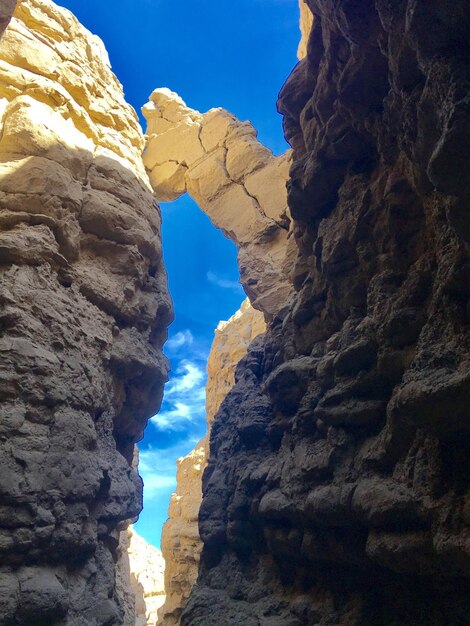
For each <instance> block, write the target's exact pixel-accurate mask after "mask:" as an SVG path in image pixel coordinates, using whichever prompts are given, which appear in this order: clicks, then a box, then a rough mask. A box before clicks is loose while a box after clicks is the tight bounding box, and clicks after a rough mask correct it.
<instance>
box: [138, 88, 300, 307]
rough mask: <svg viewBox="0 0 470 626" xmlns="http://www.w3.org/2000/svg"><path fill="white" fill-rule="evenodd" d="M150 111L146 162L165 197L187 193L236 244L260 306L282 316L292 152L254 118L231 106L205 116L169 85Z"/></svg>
mask: <svg viewBox="0 0 470 626" xmlns="http://www.w3.org/2000/svg"><path fill="white" fill-rule="evenodd" d="M142 111H143V113H144V115H145V117H146V119H147V122H148V126H147V145H146V149H145V153H144V163H145V166H146V168H147V169H148V170H149V173H150V174H149V175H150V182H151V183H152V185H153V188H154V189H155V193H156V196H157V198H158V199H159V200H161V201H166V200H174V199H176V198H178V197H179V196H181V195H182V194H183V193H185V192H186V191H187V192H188V193H189V194H190V195H191V197H192V198H193V199H194V200H195V202H196V203H197V204H198V205H199V207H200V208H201V209H202V210H203V211H204V213H206V214H207V215H208V217H209V218H210V220H211V221H212V223H213V224H214V226H216V227H217V228H220V229H221V230H222V231H223V233H224V234H225V235H226V236H227V237H228V238H229V239H231V240H232V241H234V243H235V244H236V246H237V248H238V264H239V268H240V277H241V282H242V284H243V287H244V288H245V291H246V293H247V295H248V296H249V298H250V300H251V303H252V304H253V306H254V307H255V308H257V309H260V310H262V311H264V312H265V313H267V314H269V315H272V314H274V313H275V312H276V311H277V309H278V308H279V306H280V305H281V304H282V303H285V302H286V300H287V299H288V297H289V294H290V292H291V289H292V287H291V283H290V281H289V279H288V273H289V271H290V269H291V266H292V262H293V255H294V253H295V243H294V239H293V237H292V230H291V228H290V225H291V220H290V217H289V210H288V208H287V193H286V180H287V177H288V170H289V163H290V152H288V153H287V154H285V155H282V156H280V157H275V156H273V154H272V152H271V151H270V150H268V148H266V147H265V146H263V144H261V143H260V142H259V141H258V140H257V139H256V130H255V129H254V128H253V126H252V125H251V124H250V123H249V122H240V121H239V120H237V119H236V118H235V117H234V116H233V115H232V114H231V113H229V112H228V111H225V110H224V109H211V110H210V111H208V112H207V113H205V114H201V113H199V111H195V110H194V109H190V108H189V107H187V106H186V104H185V103H184V102H183V100H182V99H181V98H180V97H179V96H178V95H177V94H175V93H174V92H172V91H169V90H168V89H156V90H155V91H154V92H153V93H152V95H151V96H150V102H148V103H147V104H146V105H145V106H144V108H143V109H142Z"/></svg>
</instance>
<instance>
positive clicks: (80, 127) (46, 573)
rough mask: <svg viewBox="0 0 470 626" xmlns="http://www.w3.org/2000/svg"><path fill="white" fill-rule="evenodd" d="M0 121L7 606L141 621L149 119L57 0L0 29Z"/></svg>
mask: <svg viewBox="0 0 470 626" xmlns="http://www.w3.org/2000/svg"><path fill="white" fill-rule="evenodd" d="M2 6H3V5H2ZM0 126H1V133H0V208H1V214H0V231H1V232H0V274H1V282H0V301H1V311H0V354H1V364H0V396H1V402H2V404H1V419H0V449H1V454H0V503H1V504H0V615H1V623H2V625H4V626H7V625H10V624H11V625H14V624H16V625H18V626H19V625H21V626H27V625H29V624H47V625H48V626H52V625H55V624H61V625H62V624H67V625H68V626H98V625H100V626H104V625H105V624H106V625H107V626H111V625H112V624H116V625H118V624H123V623H125V624H131V623H132V624H134V622H132V621H131V622H128V621H126V620H127V618H125V617H124V608H123V605H122V600H121V599H120V598H119V597H118V594H117V593H116V589H115V561H116V559H117V546H118V539H119V530H120V527H121V525H122V524H124V525H125V524H126V520H128V519H130V518H133V517H134V516H136V515H137V514H138V513H139V511H140V509H141V505H142V502H141V499H142V493H141V492H142V485H141V480H140V478H139V476H138V474H137V472H136V471H135V470H134V469H133V468H132V466H131V460H132V452H133V447H134V442H135V441H137V440H138V439H139V438H140V437H141V436H142V432H143V430H144V428H145V425H146V422H147V418H148V417H149V416H151V415H153V414H154V413H155V412H156V411H157V410H158V407H159V404H160V400H161V396H162V392H163V384H164V382H165V380H166V377H167V363H166V359H165V358H164V357H163V355H162V353H161V346H162V343H163V341H164V339H165V337H166V326H167V324H168V322H169V321H170V319H171V314H172V313H171V304H170V301H169V297H168V293H167V285H166V275H165V271H164V268H163V266H162V259H161V236H160V214H159V210H158V207H157V206H156V204H155V201H154V199H153V196H152V191H151V187H150V185H149V182H148V178H147V175H146V173H145V170H144V167H143V164H142V159H141V153H142V150H143V147H144V140H143V136H142V134H141V130H140V127H139V125H138V121H137V117H136V114H135V112H134V111H133V110H132V108H131V107H130V106H129V105H128V104H126V102H125V100H124V97H123V93H122V88H121V85H120V84H119V83H118V81H117V80H116V78H115V77H114V75H113V74H112V72H111V69H110V65H109V60H108V58H107V54H106V52H105V50H104V47H103V44H102V43H101V41H100V40H99V39H98V38H97V37H95V36H93V35H92V34H91V33H89V32H88V31H87V30H86V29H85V28H83V27H82V26H81V25H80V24H79V23H78V22H77V20H76V19H75V18H74V17H73V16H72V15H71V14H70V13H69V12H68V11H66V10H64V9H61V8H59V7H57V6H55V5H54V4H53V3H52V2H50V1H49V0H21V1H20V2H18V5H17V8H16V10H15V13H14V17H13V19H12V21H11V22H10V25H9V26H8V28H7V29H6V31H5V33H4V35H3V37H2V40H1V43H0ZM129 619H130V618H129Z"/></svg>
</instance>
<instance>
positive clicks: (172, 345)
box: [165, 330, 194, 353]
mask: <svg viewBox="0 0 470 626" xmlns="http://www.w3.org/2000/svg"><path fill="white" fill-rule="evenodd" d="M193 343H194V337H193V334H192V333H191V331H190V330H180V331H179V332H178V333H176V335H175V336H174V337H171V339H169V340H168V341H167V342H166V344H165V348H166V350H167V351H168V352H169V353H172V352H178V351H179V350H180V349H181V348H183V347H184V348H186V349H187V348H188V347H189V346H192V345H193Z"/></svg>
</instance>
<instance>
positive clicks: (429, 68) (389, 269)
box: [181, 0, 470, 626]
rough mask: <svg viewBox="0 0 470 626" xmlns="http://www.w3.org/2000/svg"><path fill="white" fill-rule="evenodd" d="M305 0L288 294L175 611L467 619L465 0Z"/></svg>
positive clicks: (469, 382) (216, 459)
mask: <svg viewBox="0 0 470 626" xmlns="http://www.w3.org/2000/svg"><path fill="white" fill-rule="evenodd" d="M308 5H309V7H310V8H311V10H312V12H313V14H314V21H313V29H312V33H311V35H310V38H309V42H308V50H307V57H306V58H305V59H304V60H303V61H301V63H300V64H299V65H298V66H297V67H296V68H295V69H294V71H293V73H292V75H291V77H290V78H289V80H288V81H287V83H286V85H285V86H284V88H283V90H282V92H281V95H280V100H279V107H280V110H281V111H282V113H283V115H284V127H285V132H286V137H287V139H288V140H289V142H290V143H291V145H292V147H293V149H294V153H293V163H292V168H291V179H290V181H289V183H288V188H289V207H290V212H291V216H292V219H293V221H294V233H295V240H296V242H297V245H298V257H297V260H296V262H295V266H294V269H293V272H292V274H291V276H292V283H293V286H294V287H295V290H296V294H295V296H294V297H293V298H292V299H291V300H290V302H289V303H288V306H286V307H283V309H282V310H280V311H279V312H278V314H277V315H275V316H274V318H273V320H272V321H271V323H270V325H269V328H268V331H267V333H266V334H265V335H264V336H263V338H261V339H258V340H256V341H255V342H254V343H253V344H252V347H251V348H250V350H249V351H248V354H247V356H246V357H245V358H244V359H243V360H242V362H241V363H240V365H239V366H238V368H237V375H236V384H235V386H234V388H233V389H232V390H231V391H230V392H229V394H228V396H227V397H226V399H225V400H224V402H223V403H222V405H221V407H220V410H219V412H218V414H217V416H216V419H215V422H214V424H213V427H212V432H211V442H210V458H209V462H208V467H207V469H206V471H205V473H204V479H203V500H202V505H201V509H200V513H199V523H200V532H201V537H202V539H203V542H204V547H203V551H202V554H201V562H200V569H199V578H198V584H197V586H195V587H194V589H193V591H192V594H191V597H190V600H189V602H188V604H187V606H186V608H185V610H184V612H183V616H182V620H181V624H182V626H219V625H220V624H224V626H231V625H233V626H235V625H237V626H238V625H239V624H244V625H246V626H302V625H305V626H307V625H308V626H314V625H316V626H327V625H335V626H392V625H393V626H395V625H396V626H398V625H400V626H448V625H450V624H452V625H453V626H463V625H465V624H469V623H470V621H469V619H470V618H469V616H470V607H469V604H468V598H469V597H470V585H469V576H470V531H469V524H470V514H469V511H470V508H469V507H470V493H469V477H470V471H469V470H470V467H469V459H470V450H469V440H470V429H469V425H470V421H469V406H470V337H469V332H468V324H469V312H470V308H469V296H470V291H469V285H470V276H469V267H470V264H469V248H468V239H469V232H470V229H469V226H468V209H469V205H468V198H469V190H470V178H469V168H468V165H469V163H468V157H469V152H468V145H469V144H470V137H469V126H468V113H469V100H468V93H469V91H468V88H469V85H470V80H469V69H468V58H469V52H470V51H469V41H470V38H469V35H470V23H469V22H470V15H469V13H468V2H466V1H465V0H455V1H454V2H452V3H446V2H443V1H439V0H431V1H429V0H403V1H400V2H389V1H388V0H375V1H374V2H373V1H372V0H370V1H369V0H367V1H364V0H361V1H360V2H356V1H353V2H351V1H350V0H340V1H337V0H308ZM258 302H259V300H258Z"/></svg>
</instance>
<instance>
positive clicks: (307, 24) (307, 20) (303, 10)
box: [297, 0, 313, 60]
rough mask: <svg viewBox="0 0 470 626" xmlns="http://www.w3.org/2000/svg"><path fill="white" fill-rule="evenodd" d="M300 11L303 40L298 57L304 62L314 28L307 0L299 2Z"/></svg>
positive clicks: (301, 40)
mask: <svg viewBox="0 0 470 626" xmlns="http://www.w3.org/2000/svg"><path fill="white" fill-rule="evenodd" d="M299 9H300V33H301V39H300V43H299V47H298V50H297V56H298V58H299V59H301V60H302V59H304V58H305V57H306V56H307V45H308V39H309V37H310V33H311V31H312V26H313V13H312V11H311V10H310V7H309V6H308V4H307V2H306V0H299Z"/></svg>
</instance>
